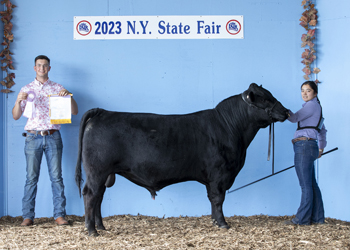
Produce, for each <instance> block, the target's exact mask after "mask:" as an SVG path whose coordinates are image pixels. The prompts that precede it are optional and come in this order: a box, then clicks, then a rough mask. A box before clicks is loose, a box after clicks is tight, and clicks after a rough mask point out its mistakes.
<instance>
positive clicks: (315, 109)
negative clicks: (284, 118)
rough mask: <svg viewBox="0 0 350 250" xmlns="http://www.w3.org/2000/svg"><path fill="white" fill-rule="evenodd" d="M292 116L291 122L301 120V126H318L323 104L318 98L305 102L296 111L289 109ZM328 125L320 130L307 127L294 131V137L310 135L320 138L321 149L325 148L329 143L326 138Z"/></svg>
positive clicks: (310, 136)
mask: <svg viewBox="0 0 350 250" xmlns="http://www.w3.org/2000/svg"><path fill="white" fill-rule="evenodd" d="M289 114H290V117H289V118H288V120H289V121H290V122H293V123H296V122H300V127H306V126H314V127H316V126H317V124H318V121H319V120H320V115H321V105H320V104H319V103H318V101H317V98H316V97H315V98H313V99H312V100H310V101H308V102H305V103H303V105H302V108H301V109H299V110H298V111H297V112H296V113H293V112H292V111H290V110H289ZM326 133H327V130H326V127H325V126H324V124H323V126H322V129H321V130H320V132H318V131H317V130H316V129H312V128H306V129H301V130H297V131H295V133H294V138H298V137H303V136H304V137H309V138H313V139H316V140H318V146H319V148H320V149H324V148H325V147H326V145H327V140H326Z"/></svg>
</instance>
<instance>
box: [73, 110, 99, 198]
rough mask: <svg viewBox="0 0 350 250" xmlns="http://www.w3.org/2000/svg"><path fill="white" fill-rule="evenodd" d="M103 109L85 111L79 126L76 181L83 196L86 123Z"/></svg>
mask: <svg viewBox="0 0 350 250" xmlns="http://www.w3.org/2000/svg"><path fill="white" fill-rule="evenodd" d="M101 111H102V110H101V109H98V108H95V109H90V110H89V111H87V112H85V114H84V115H83V117H82V118H81V121H80V128H79V143H78V144H79V145H78V147H79V149H78V159H77V165H76V167H75V183H76V184H77V186H78V188H79V195H80V197H81V184H82V183H83V179H82V177H81V158H82V151H83V136H84V131H85V127H86V124H87V123H88V122H89V120H90V119H91V118H93V117H94V116H96V115H98V114H99V113H100V112H101Z"/></svg>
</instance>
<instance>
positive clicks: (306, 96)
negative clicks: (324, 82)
mask: <svg viewBox="0 0 350 250" xmlns="http://www.w3.org/2000/svg"><path fill="white" fill-rule="evenodd" d="M316 96H317V93H316V92H315V91H314V90H313V89H312V88H311V87H310V85H309V84H305V85H303V86H302V87H301V97H302V98H303V100H304V101H305V102H308V101H311V100H312V99H314V98H315V97H316Z"/></svg>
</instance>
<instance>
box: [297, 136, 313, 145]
mask: <svg viewBox="0 0 350 250" xmlns="http://www.w3.org/2000/svg"><path fill="white" fill-rule="evenodd" d="M297 141H316V139H313V138H309V137H298V138H295V139H293V140H292V143H293V144H294V143H296V142H297Z"/></svg>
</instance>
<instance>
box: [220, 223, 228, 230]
mask: <svg viewBox="0 0 350 250" xmlns="http://www.w3.org/2000/svg"><path fill="white" fill-rule="evenodd" d="M219 228H223V229H230V226H229V225H227V224H226V225H222V226H219Z"/></svg>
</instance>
